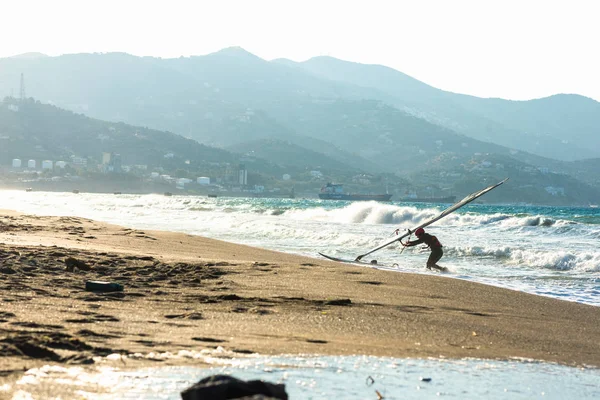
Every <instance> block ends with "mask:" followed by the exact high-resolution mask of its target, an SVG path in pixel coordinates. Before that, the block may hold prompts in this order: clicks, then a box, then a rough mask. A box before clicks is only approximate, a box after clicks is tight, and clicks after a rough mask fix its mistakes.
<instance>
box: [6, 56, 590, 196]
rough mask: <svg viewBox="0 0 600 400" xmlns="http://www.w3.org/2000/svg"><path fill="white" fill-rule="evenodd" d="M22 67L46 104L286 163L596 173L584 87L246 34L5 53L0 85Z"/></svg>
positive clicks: (404, 171) (12, 82)
mask: <svg viewBox="0 0 600 400" xmlns="http://www.w3.org/2000/svg"><path fill="white" fill-rule="evenodd" d="M21 74H23V77H24V82H25V84H26V86H25V88H24V89H26V95H27V96H28V97H29V96H31V97H34V98H35V99H38V100H40V101H41V102H42V103H49V104H53V105H56V106H59V107H62V108H66V109H69V110H72V111H74V112H76V113H84V114H85V115H88V116H90V117H93V118H97V119H101V120H106V121H122V122H125V123H127V124H133V125H137V126H142V127H148V128H149V129H150V130H159V131H168V132H173V133H175V134H178V135H181V136H184V137H187V138H189V139H193V140H194V141H197V142H199V143H203V144H204V145H206V146H209V147H210V148H223V149H228V150H232V151H235V152H238V153H243V154H246V153H247V154H255V155H256V154H260V155H261V157H262V158H265V159H266V160H269V161H272V162H275V163H278V162H286V163H288V164H291V165H296V166H300V165H302V163H303V162H304V161H305V160H312V162H311V166H313V167H315V168H316V167H318V166H320V165H328V166H333V165H336V168H341V169H343V168H351V169H353V170H354V169H357V170H363V171H368V172H371V173H382V172H387V173H394V174H398V175H402V176H411V175H413V176H414V174H419V173H421V172H424V171H428V170H431V169H432V168H435V169H441V170H444V169H450V168H452V167H453V166H454V165H456V164H460V163H464V162H465V160H468V159H469V158H471V157H472V156H473V155H476V154H494V155H498V156H501V157H504V159H506V160H511V159H514V160H516V161H517V162H520V163H526V164H530V165H532V166H534V167H541V168H545V169H550V170H552V171H556V172H559V173H567V174H572V175H574V176H576V177H577V178H578V179H581V180H582V181H584V182H587V183H589V184H593V185H595V184H597V183H598V182H597V178H596V176H597V175H596V174H594V169H595V168H597V165H598V159H599V158H600V135H599V134H598V133H600V132H599V131H600V103H598V102H596V101H594V100H592V99H589V98H586V97H583V96H578V95H565V94H558V95H555V96H551V97H548V98H544V99H536V100H530V101H509V100H502V99H482V98H477V97H473V96H467V95H462V94H456V93H451V92H446V91H443V90H440V89H436V88H434V87H432V86H429V85H427V84H425V83H423V82H420V81H418V80H416V79H414V78H412V77H410V76H408V75H406V74H403V73H402V72H400V71H396V70H394V69H391V68H388V67H385V66H381V65H365V64H359V63H353V62H348V61H343V60H338V59H335V58H331V57H315V58H312V59H310V60H308V61H305V62H294V61H290V60H285V59H277V60H273V61H266V60H263V59H261V58H259V57H257V56H255V55H253V54H251V53H248V52H247V51H245V50H243V49H241V48H237V47H234V48H227V49H223V50H221V51H219V52H216V53H213V54H209V55H206V56H193V57H180V58H175V59H161V58H155V57H136V56H132V55H129V54H123V53H104V54H71V55H63V56H59V57H47V56H43V55H41V54H36V53H33V54H27V55H24V56H21V57H11V58H4V59H0V96H6V95H11V94H12V95H14V94H15V92H18V90H16V88H18V89H20V77H21ZM284 147H285V149H284ZM275 148H276V149H277V150H275ZM215 151H216V150H215ZM283 155H285V156H283ZM441 160H442V161H443V162H442V161H441ZM350 166H351V167H350Z"/></svg>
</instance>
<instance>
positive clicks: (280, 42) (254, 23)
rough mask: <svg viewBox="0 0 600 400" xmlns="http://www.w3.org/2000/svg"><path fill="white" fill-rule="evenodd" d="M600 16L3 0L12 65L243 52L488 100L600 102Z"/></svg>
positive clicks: (588, 9) (329, 4)
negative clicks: (373, 69)
mask: <svg viewBox="0 0 600 400" xmlns="http://www.w3.org/2000/svg"><path fill="white" fill-rule="evenodd" d="M599 16H600V1H596V0H562V1H558V0H518V1H516V0H411V1H405V0H362V1H355V0H196V1H184V0H163V1H155V0H100V1H98V0H51V1H50V0H39V1H36V0H0V57H10V56H13V55H17V54H21V53H26V52H41V53H44V54H47V55H51V56H58V55H61V54H68V53H93V52H126V53H130V54H134V55H138V56H156V57H163V58H172V57H179V56H190V55H204V54H209V53H212V52H215V51H218V50H220V49H223V48H226V47H230V46H240V47H243V48H244V49H246V50H247V51H249V52H251V53H253V54H255V55H257V56H259V57H261V58H263V59H265V60H272V59H276V58H288V59H291V60H294V61H305V60H307V59H309V58H311V57H315V56H322V55H328V56H332V57H336V58H340V59H343V60H348V61H354V62H359V63H364V64H381V65H386V66H388V67H391V68H394V69H396V70H399V71H402V72H404V73H405V74H408V75H410V76H412V77H414V78H416V79H419V80H420V81H423V82H425V83H427V84H429V85H431V86H434V87H437V88H440V89H443V90H448V91H452V92H457V93H464V94H470V95H474V96H479V97H499V98H504V99H511V100H529V99H534V98H541V97H546V96H550V95H553V94H557V93H575V94H580V95H583V96H587V97H591V98H593V99H595V100H597V101H600V79H599V75H600V51H599V50H598V49H599V48H600V23H598V18H599Z"/></svg>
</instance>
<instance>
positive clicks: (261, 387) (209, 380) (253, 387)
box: [181, 375, 288, 400]
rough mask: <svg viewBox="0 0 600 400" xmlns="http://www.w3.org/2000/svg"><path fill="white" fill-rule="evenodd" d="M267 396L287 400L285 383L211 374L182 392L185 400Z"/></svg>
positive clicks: (225, 399)
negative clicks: (244, 379)
mask: <svg viewBox="0 0 600 400" xmlns="http://www.w3.org/2000/svg"><path fill="white" fill-rule="evenodd" d="M256 395H259V396H261V397H256V398H265V397H262V396H267V398H269V399H280V400H287V399H288V395H287V393H286V391H285V385H284V384H274V383H269V382H265V381H261V380H253V381H243V380H241V379H237V378H234V377H232V376H229V375H211V376H209V377H206V378H204V379H201V380H200V381H198V383H196V384H194V385H193V386H191V387H189V388H187V389H185V390H184V391H183V392H181V398H182V399H183V400H203V399H211V400H227V399H239V398H246V397H248V398H255V397H252V396H256Z"/></svg>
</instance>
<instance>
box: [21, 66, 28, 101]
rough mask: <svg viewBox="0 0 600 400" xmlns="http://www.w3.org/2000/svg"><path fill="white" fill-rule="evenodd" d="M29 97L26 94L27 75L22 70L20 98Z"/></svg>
mask: <svg viewBox="0 0 600 400" xmlns="http://www.w3.org/2000/svg"><path fill="white" fill-rule="evenodd" d="M26 98H27V96H25V76H24V75H23V73H22V72H21V91H20V100H21V101H23V100H25V99H26Z"/></svg>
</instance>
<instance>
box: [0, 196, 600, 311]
mask: <svg viewBox="0 0 600 400" xmlns="http://www.w3.org/2000/svg"><path fill="white" fill-rule="evenodd" d="M496 190H502V188H499V189H496ZM0 208H5V209H13V210H18V211H22V212H26V213H35V214H40V215H61V216H64V215H72V216H80V217H86V218H91V219H95V220H99V221H105V222H110V223H114V224H118V225H122V226H126V227H130V228H136V229H156V230H166V231H174V232H185V233H189V234H193V235H201V236H205V237H210V238H215V239H221V240H226V241H228V242H233V243H241V244H247V245H251V246H256V247H261V248H266V249H271V250H278V251H283V252H287V253H294V254H301V255H305V256H309V257H315V258H319V257H320V256H319V254H318V253H319V252H322V253H325V254H328V255H332V256H337V257H341V258H350V259H354V258H355V257H356V256H357V255H359V254H363V253H365V252H366V251H368V250H369V249H371V248H374V247H376V246H377V245H378V244H379V243H382V242H384V241H386V240H388V239H389V238H391V237H393V236H394V235H395V233H394V231H395V230H396V229H400V231H403V230H405V229H409V228H414V227H415V226H418V225H420V224H421V223H423V222H425V221H426V220H428V219H430V218H432V217H434V216H436V215H438V214H439V213H440V211H442V209H443V208H444V206H443V205H435V204H410V203H395V202H391V203H378V202H346V201H328V200H316V199H254V198H225V197H219V198H207V197H204V196H176V195H174V196H170V197H167V196H162V195H114V194H87V193H81V194H74V193H55V192H44V193H42V192H25V191H0ZM426 230H427V231H428V232H430V233H431V234H433V235H435V236H437V237H438V239H439V240H440V241H441V243H442V244H443V246H444V257H443V258H442V260H441V261H440V263H439V264H440V265H442V266H446V267H448V268H449V269H450V272H451V273H450V274H447V275H446V276H448V277H452V278H458V279H465V280H470V281H476V282H482V283H486V284H490V285H496V286H500V287H505V288H510V289H514V290H519V291H523V292H528V293H534V294H538V295H542V296H549V297H554V298H559V299H563V300H568V301H576V302H580V303H585V304H592V305H596V306H598V305H600V247H599V246H598V243H599V240H600V209H599V208H591V207H588V208H571V207H533V206H511V205H480V204H476V205H471V204H470V205H467V206H465V207H463V208H461V209H459V210H458V211H456V212H454V213H452V214H450V215H449V216H447V217H445V218H443V219H441V220H440V221H438V222H436V223H435V224H433V225H431V226H430V227H428V228H427V229H426ZM413 239H414V237H413ZM427 257H428V251H427V250H423V249H421V248H420V247H418V246H417V247H412V248H408V249H405V250H403V249H402V246H401V245H399V244H397V243H394V244H393V245H390V246H388V247H386V248H384V249H381V250H379V251H377V252H375V253H373V254H371V255H369V256H367V257H366V258H365V260H366V261H370V260H373V259H376V260H377V262H378V264H380V265H384V266H390V267H392V268H391V269H389V271H390V273H394V272H413V273H430V272H428V271H427V270H426V269H425V261H426V259H427Z"/></svg>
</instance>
